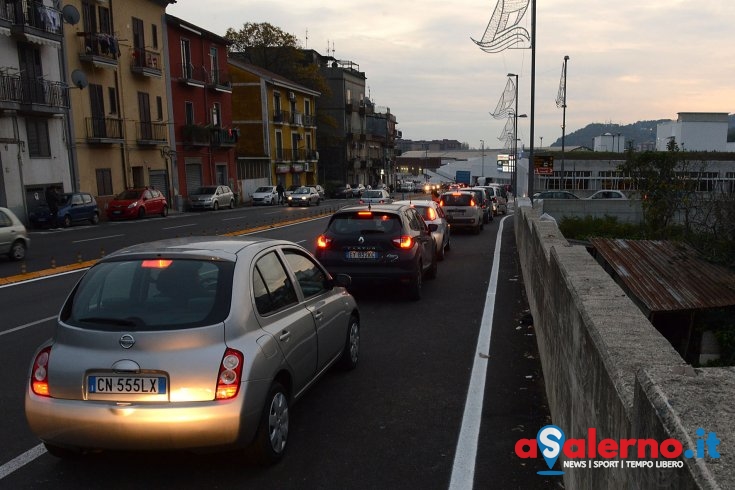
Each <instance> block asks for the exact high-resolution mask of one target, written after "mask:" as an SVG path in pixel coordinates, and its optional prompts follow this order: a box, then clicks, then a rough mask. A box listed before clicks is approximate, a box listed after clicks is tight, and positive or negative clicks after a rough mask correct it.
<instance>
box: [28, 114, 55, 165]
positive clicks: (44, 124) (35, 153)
mask: <svg viewBox="0 0 735 490" xmlns="http://www.w3.org/2000/svg"><path fill="white" fill-rule="evenodd" d="M26 133H27V135H28V154H29V155H30V156H31V158H48V157H50V156H51V146H50V143H49V137H48V121H46V119H42V118H38V117H29V118H26Z"/></svg>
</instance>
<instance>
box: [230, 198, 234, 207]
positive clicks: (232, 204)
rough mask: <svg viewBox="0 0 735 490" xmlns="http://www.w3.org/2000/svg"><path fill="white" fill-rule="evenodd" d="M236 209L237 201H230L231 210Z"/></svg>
mask: <svg viewBox="0 0 735 490" xmlns="http://www.w3.org/2000/svg"><path fill="white" fill-rule="evenodd" d="M234 208H235V200H234V199H230V209H234Z"/></svg>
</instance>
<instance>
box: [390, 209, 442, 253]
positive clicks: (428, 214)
mask: <svg viewBox="0 0 735 490" xmlns="http://www.w3.org/2000/svg"><path fill="white" fill-rule="evenodd" d="M393 204H408V205H409V206H412V207H414V208H416V211H418V212H419V213H421V217H422V218H424V221H425V222H426V224H427V225H429V227H431V225H436V229H433V227H431V228H432V232H431V234H432V235H433V237H434V242H435V243H436V256H437V258H438V259H439V260H444V255H445V254H446V252H448V251H449V250H450V248H451V247H452V244H451V228H450V226H449V222H448V221H447V217H446V216H445V214H444V210H443V209H442V207H441V206H439V203H438V202H436V201H432V200H428V201H427V200H416V201H394V202H393Z"/></svg>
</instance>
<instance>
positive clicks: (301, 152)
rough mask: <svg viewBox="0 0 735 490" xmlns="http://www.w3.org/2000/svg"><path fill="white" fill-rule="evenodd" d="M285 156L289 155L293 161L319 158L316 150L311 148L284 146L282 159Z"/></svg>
mask: <svg viewBox="0 0 735 490" xmlns="http://www.w3.org/2000/svg"><path fill="white" fill-rule="evenodd" d="M284 156H288V158H290V159H291V161H292V162H309V161H316V160H317V152H316V150H312V149H309V148H283V149H282V156H281V158H280V160H283V159H284V158H283V157H284Z"/></svg>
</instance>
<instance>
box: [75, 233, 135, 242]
mask: <svg viewBox="0 0 735 490" xmlns="http://www.w3.org/2000/svg"><path fill="white" fill-rule="evenodd" d="M119 236H125V235H123V234H120V235H108V236H100V237H95V238H85V239H84V240H74V241H72V242H71V243H83V242H93V241H95V240H107V239H108V238H117V237H119Z"/></svg>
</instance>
